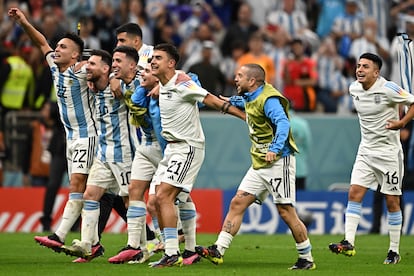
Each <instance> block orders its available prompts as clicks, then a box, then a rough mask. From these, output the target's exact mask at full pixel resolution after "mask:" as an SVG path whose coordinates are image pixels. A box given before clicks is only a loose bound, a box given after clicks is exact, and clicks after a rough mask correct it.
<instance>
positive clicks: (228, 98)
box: [218, 95, 230, 103]
mask: <svg viewBox="0 0 414 276" xmlns="http://www.w3.org/2000/svg"><path fill="white" fill-rule="evenodd" d="M218 97H219V98H220V99H222V100H223V101H225V102H228V103H229V102H230V97H226V96H222V95H218Z"/></svg>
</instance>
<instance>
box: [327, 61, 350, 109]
mask: <svg viewBox="0 0 414 276" xmlns="http://www.w3.org/2000/svg"><path fill="white" fill-rule="evenodd" d="M355 70H356V59H355V58H352V57H350V58H347V59H345V62H344V65H343V67H342V70H341V73H340V74H339V73H338V72H336V73H335V75H334V76H333V81H332V83H333V87H332V90H333V91H334V92H333V93H332V95H333V96H335V97H337V98H338V111H337V113H338V114H355V106H354V103H353V101H352V96H351V95H350V94H349V92H348V91H349V85H350V84H351V83H352V82H354V81H355Z"/></svg>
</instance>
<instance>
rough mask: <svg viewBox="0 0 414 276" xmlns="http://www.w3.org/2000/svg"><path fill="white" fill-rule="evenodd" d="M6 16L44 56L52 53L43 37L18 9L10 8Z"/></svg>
mask: <svg viewBox="0 0 414 276" xmlns="http://www.w3.org/2000/svg"><path fill="white" fill-rule="evenodd" d="M8 15H9V17H11V18H13V19H14V20H15V21H16V22H17V23H18V24H19V25H20V26H21V27H22V28H23V30H24V31H25V32H26V33H27V35H28V36H29V37H30V39H31V40H32V42H33V43H34V44H35V45H36V46H37V47H39V48H40V50H41V51H42V53H43V54H44V55H45V54H47V53H48V52H50V51H53V49H52V48H51V47H50V46H49V44H48V43H47V40H46V38H45V36H44V35H43V34H42V33H41V32H39V31H38V30H37V29H36V28H35V27H34V26H33V25H32V24H30V22H29V21H28V20H27V18H26V16H25V15H24V14H23V12H22V11H21V10H19V9H18V8H11V9H10V10H9V11H8Z"/></svg>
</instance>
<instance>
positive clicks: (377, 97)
mask: <svg viewBox="0 0 414 276" xmlns="http://www.w3.org/2000/svg"><path fill="white" fill-rule="evenodd" d="M374 103H375V104H380V103H381V96H380V95H379V94H375V95H374Z"/></svg>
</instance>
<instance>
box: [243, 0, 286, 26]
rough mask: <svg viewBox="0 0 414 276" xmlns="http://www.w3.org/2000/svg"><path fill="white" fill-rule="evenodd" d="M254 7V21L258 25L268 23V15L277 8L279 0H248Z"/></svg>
mask: <svg viewBox="0 0 414 276" xmlns="http://www.w3.org/2000/svg"><path fill="white" fill-rule="evenodd" d="M244 2H246V3H248V4H249V5H250V6H251V7H254V8H253V9H252V22H253V23H254V24H256V25H257V26H259V28H260V27H263V26H265V25H266V15H267V14H268V13H269V11H272V10H275V9H276V8H277V6H278V2H279V1H278V0H246V1H244Z"/></svg>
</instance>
